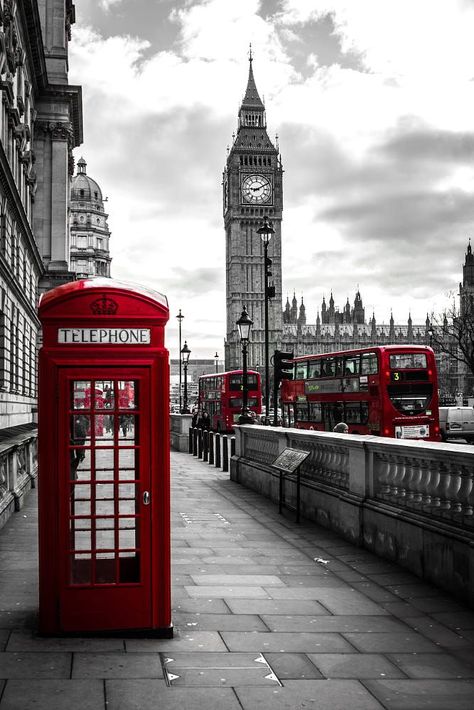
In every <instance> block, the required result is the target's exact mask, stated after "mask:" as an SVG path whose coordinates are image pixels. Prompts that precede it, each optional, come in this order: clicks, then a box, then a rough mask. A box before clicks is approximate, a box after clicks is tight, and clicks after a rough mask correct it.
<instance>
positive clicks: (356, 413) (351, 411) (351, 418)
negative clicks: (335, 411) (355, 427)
mask: <svg viewBox="0 0 474 710" xmlns="http://www.w3.org/2000/svg"><path fill="white" fill-rule="evenodd" d="M344 416H345V421H346V423H347V424H366V423H367V419H368V416H369V406H368V403H367V402H346V405H345V410H344Z"/></svg>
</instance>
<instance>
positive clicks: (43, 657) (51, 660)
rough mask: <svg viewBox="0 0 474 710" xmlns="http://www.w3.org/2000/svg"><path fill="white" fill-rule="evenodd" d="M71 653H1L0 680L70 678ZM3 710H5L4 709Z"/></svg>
mask: <svg viewBox="0 0 474 710" xmlns="http://www.w3.org/2000/svg"><path fill="white" fill-rule="evenodd" d="M70 671H71V654H70V653H44V654H40V653H9V652H8V651H3V652H1V653H0V678H4V679H5V680H8V679H9V678H69V674H70ZM2 710H3V708H2Z"/></svg>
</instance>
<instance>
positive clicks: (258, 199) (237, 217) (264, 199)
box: [223, 52, 283, 371]
mask: <svg viewBox="0 0 474 710" xmlns="http://www.w3.org/2000/svg"><path fill="white" fill-rule="evenodd" d="M249 61H250V66H249V76H248V82H247V89H246V92H245V96H244V98H243V101H242V105H241V107H240V110H239V116H238V128H237V134H236V135H234V136H233V144H232V147H231V149H230V150H229V153H228V156H227V162H226V166H225V169H224V175H223V203H224V226H225V237H226V313H227V328H226V334H227V335H226V343H225V367H226V370H233V369H238V368H240V367H241V366H242V348H241V344H240V339H239V333H238V329H237V325H236V321H237V320H238V319H239V317H240V315H241V313H242V309H243V307H244V306H245V307H246V308H247V311H248V313H249V315H250V317H251V319H252V320H253V328H252V331H251V334H250V342H249V347H248V367H249V369H260V370H261V371H262V370H263V367H264V362H265V320H264V318H265V297H264V290H265V273H264V254H263V243H262V240H261V238H260V235H259V234H258V233H257V230H258V229H259V228H260V227H261V226H262V224H263V220H264V218H265V217H266V218H267V219H268V221H269V223H270V224H271V226H272V227H273V229H274V230H275V233H274V234H273V235H272V238H271V241H270V243H269V245H268V256H269V258H270V259H271V261H272V263H271V265H270V266H269V271H270V272H271V275H270V276H269V283H270V285H273V286H274V291H275V295H274V297H273V298H271V299H270V301H269V307H268V334H269V337H268V342H269V351H270V354H272V353H273V350H275V348H279V347H280V345H281V336H282V295H281V219H282V210H283V184H282V174H283V169H282V165H281V158H280V155H279V150H278V146H277V147H275V146H274V145H273V144H272V142H271V141H270V139H269V137H268V134H267V124H266V117H265V106H264V105H263V102H262V100H261V99H260V96H259V94H258V91H257V87H256V84H255V79H254V76H253V68H252V62H253V58H252V53H251V52H250V56H249Z"/></svg>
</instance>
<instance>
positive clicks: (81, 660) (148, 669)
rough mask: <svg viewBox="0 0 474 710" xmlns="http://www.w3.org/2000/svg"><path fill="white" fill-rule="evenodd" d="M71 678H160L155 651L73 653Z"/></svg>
mask: <svg viewBox="0 0 474 710" xmlns="http://www.w3.org/2000/svg"><path fill="white" fill-rule="evenodd" d="M72 677H73V678H162V677H163V669H162V667H161V659H160V657H159V655H158V654H157V653H126V652H125V651H122V652H121V653H118V652H116V653H75V654H74V657H73V664H72Z"/></svg>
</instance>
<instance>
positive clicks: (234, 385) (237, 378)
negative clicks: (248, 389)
mask: <svg viewBox="0 0 474 710" xmlns="http://www.w3.org/2000/svg"><path fill="white" fill-rule="evenodd" d="M241 389H242V375H230V376H229V390H230V391H231V392H238V391H240V390H241Z"/></svg>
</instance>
